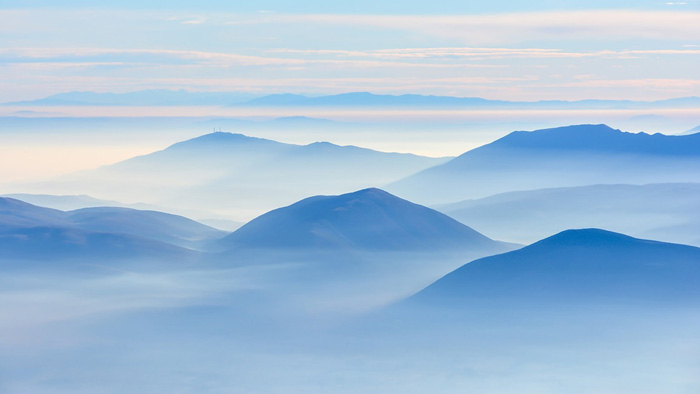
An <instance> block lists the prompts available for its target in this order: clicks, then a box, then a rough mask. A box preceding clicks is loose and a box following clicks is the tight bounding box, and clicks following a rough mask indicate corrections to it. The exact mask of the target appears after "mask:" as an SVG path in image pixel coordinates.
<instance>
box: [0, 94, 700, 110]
mask: <svg viewBox="0 0 700 394" xmlns="http://www.w3.org/2000/svg"><path fill="white" fill-rule="evenodd" d="M4 105H17V106H19V105H46V106H62V105H134V106H153V105H155V106H158V105H207V106H224V105H243V106H263V107H279V106H288V107H297V106H302V107H307V106H338V107H426V106H428V107H475V108H484V107H487V108H488V107H494V108H551V109H556V108H581V109H584V108H590V109H592V108H598V109H624V108H674V107H675V108H678V107H698V106H700V97H683V98H674V99H668V100H658V101H633V100H578V101H565V100H543V101H535V102H529V101H504V100H488V99H483V98H478V97H452V96H433V95H419V94H403V95H380V94H373V93H368V92H350V93H342V94H334V95H327V96H320V97H310V96H305V95H300V94H290V93H284V94H271V95H267V96H262V97H260V95H256V94H252V93H245V92H188V91H185V90H143V91H137V92H129V93H95V92H67V93H59V94H55V95H52V96H49V97H45V98H41V99H36V100H29V101H19V102H9V103H5V104H4Z"/></svg>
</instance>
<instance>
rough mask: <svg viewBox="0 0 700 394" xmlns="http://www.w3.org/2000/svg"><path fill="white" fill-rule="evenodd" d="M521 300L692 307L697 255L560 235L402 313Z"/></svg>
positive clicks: (699, 279)
mask: <svg viewBox="0 0 700 394" xmlns="http://www.w3.org/2000/svg"><path fill="white" fill-rule="evenodd" d="M528 300H530V301H536V302H537V303H538V304H541V305H544V304H548V303H562V302H564V303H566V302H572V301H577V302H587V303H593V304H598V305H605V304H607V303H614V302H618V301H623V302H629V301H632V302H635V303H637V302H640V303H641V304H640V305H646V304H648V303H656V302H660V303H663V302H668V301H669V300H672V301H673V302H674V303H688V302H689V303H694V304H695V305H696V306H697V305H698V302H699V301H700V248H695V247H691V246H685V245H678V244H669V243H662V242H656V241H647V240H642V239H637V238H632V237H628V236H626V235H622V234H618V233H613V232H609V231H604V230H598V229H585V230H567V231H564V232H561V233H559V234H557V235H554V236H552V237H549V238H546V239H544V240H542V241H539V242H536V243H534V244H532V245H530V246H527V247H525V248H522V249H520V250H516V251H513V252H510V253H505V254H502V255H498V256H491V257H486V258H482V259H479V260H476V261H473V262H471V263H468V264H466V265H464V266H462V267H460V268H458V269H457V270H455V271H453V272H452V273H450V274H448V275H446V276H445V277H443V278H442V279H440V280H438V281H436V282H435V283H433V284H432V285H430V286H428V287H427V288H425V289H424V290H422V291H421V292H419V293H417V294H416V295H414V296H413V297H411V298H409V299H408V300H406V301H405V302H404V305H417V304H426V303H427V304H430V305H441V306H445V307H447V308H469V307H471V306H475V305H480V304H484V303H486V304H491V303H493V302H499V301H505V302H506V303H507V304H511V303H520V302H527V301H528ZM531 305H537V304H531Z"/></svg>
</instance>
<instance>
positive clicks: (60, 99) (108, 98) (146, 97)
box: [6, 89, 256, 106]
mask: <svg viewBox="0 0 700 394" xmlns="http://www.w3.org/2000/svg"><path fill="white" fill-rule="evenodd" d="M255 96H256V95H254V94H250V93H235V92H188V91H186V90H168V89H150V90H140V91H136V92H128V93H97V92H66V93H58V94H54V95H51V96H48V97H44V98H40V99H36V100H30V101H19V102H12V103H6V105H148V106H150V105H223V104H229V103H231V102H241V101H247V100H250V99H252V98H254V97H255Z"/></svg>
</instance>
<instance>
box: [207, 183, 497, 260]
mask: <svg viewBox="0 0 700 394" xmlns="http://www.w3.org/2000/svg"><path fill="white" fill-rule="evenodd" d="M218 245H219V246H220V247H221V248H225V249H234V248H253V249H267V250H271V249H311V250H318V249H341V250H342V249H361V250H385V251H405V250H438V249H475V250H480V251H489V252H493V253H495V252H500V251H505V250H508V249H509V247H508V246H507V245H505V244H502V243H499V242H496V241H493V240H491V239H489V238H487V237H485V236H483V235H481V234H479V233H478V232H476V231H474V230H473V229H471V228H469V227H467V226H465V225H463V224H461V223H459V222H457V221H455V220H454V219H451V218H450V217H448V216H446V215H443V214H441V213H439V212H437V211H434V210H432V209H430V208H426V207H423V206H420V205H417V204H413V203H411V202H409V201H406V200H402V199H400V198H398V197H396V196H393V195H391V194H389V193H387V192H385V191H383V190H379V189H375V188H370V189H364V190H360V191H357V192H354V193H348V194H342V195H338V196H315V197H310V198H306V199H304V200H301V201H299V202H297V203H295V204H292V205H290V206H288V207H284V208H279V209H276V210H273V211H271V212H268V213H266V214H264V215H262V216H260V217H258V218H256V219H254V220H252V221H250V222H249V223H247V224H246V225H244V226H243V227H241V228H240V229H238V230H237V231H235V232H233V233H232V234H230V235H228V236H226V237H225V238H223V239H221V240H220V241H219V242H218Z"/></svg>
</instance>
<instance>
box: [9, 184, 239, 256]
mask: <svg viewBox="0 0 700 394" xmlns="http://www.w3.org/2000/svg"><path fill="white" fill-rule="evenodd" d="M225 234H226V233H225V232H223V231H219V230H215V229H213V228H211V227H208V226H205V225H203V224H201V223H197V222H195V221H193V220H190V219H187V218H184V217H180V216H176V215H170V214H165V213H162V212H154V211H139V210H134V209H128V208H114V207H102V208H85V209H80V210H76V211H69V212H64V211H59V210H55V209H49V208H44V207H38V206H35V205H31V204H28V203H25V202H23V201H19V200H15V199H11V198H0V244H1V245H2V246H1V247H0V250H2V258H4V259H8V258H12V259H24V258H29V259H49V260H54V259H59V258H75V259H79V258H81V259H84V258H99V259H116V258H134V257H144V258H146V257H154V258H166V259H178V260H179V259H183V258H190V257H193V256H194V255H196V253H195V252H193V251H191V250H188V249H185V248H184V247H190V248H191V247H195V246H197V245H200V244H202V243H206V242H210V241H211V240H212V239H216V238H220V237H222V236H223V235H225Z"/></svg>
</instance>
